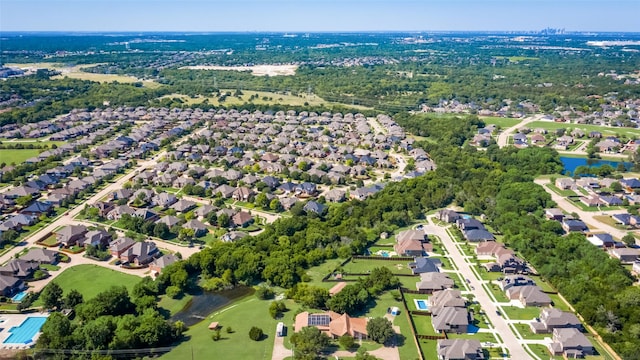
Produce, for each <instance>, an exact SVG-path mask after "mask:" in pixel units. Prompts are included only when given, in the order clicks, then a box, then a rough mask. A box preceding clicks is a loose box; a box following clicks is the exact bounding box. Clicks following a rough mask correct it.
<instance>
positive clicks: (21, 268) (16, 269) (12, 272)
mask: <svg viewBox="0 0 640 360" xmlns="http://www.w3.org/2000/svg"><path fill="white" fill-rule="evenodd" d="M39 268H40V265H39V264H38V263H36V262H31V261H27V260H23V259H11V260H10V261H9V262H8V263H7V264H6V265H4V266H0V275H5V276H14V277H16V278H19V279H28V278H31V277H33V273H34V272H35V271H36V270H38V269H39Z"/></svg>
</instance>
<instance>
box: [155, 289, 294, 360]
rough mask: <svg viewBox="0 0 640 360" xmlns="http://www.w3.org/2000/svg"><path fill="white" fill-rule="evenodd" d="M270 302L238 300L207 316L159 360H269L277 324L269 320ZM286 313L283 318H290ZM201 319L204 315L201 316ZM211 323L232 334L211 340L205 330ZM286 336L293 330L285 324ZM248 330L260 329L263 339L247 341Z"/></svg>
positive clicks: (288, 323) (210, 332)
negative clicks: (221, 359) (224, 359)
mask: <svg viewBox="0 0 640 360" xmlns="http://www.w3.org/2000/svg"><path fill="white" fill-rule="evenodd" d="M270 303H271V301H262V300H258V299H257V298H256V297H255V296H249V297H246V298H243V299H240V300H238V301H236V302H233V303H231V304H230V305H228V306H226V307H224V308H222V309H219V310H216V311H215V312H214V313H213V314H209V315H208V316H207V317H206V319H204V320H203V321H201V322H199V323H198V324H196V325H194V326H192V327H191V328H189V330H188V331H187V332H186V333H185V335H186V337H187V338H188V340H187V341H184V342H183V343H181V344H180V345H178V346H177V347H176V348H175V349H173V350H172V351H171V352H169V353H168V354H166V355H163V356H162V358H163V359H179V360H182V359H190V358H191V356H192V355H193V354H196V355H197V358H198V359H217V358H224V357H227V356H229V355H230V354H233V358H234V359H270V358H271V353H272V351H273V338H274V336H275V332H276V325H277V324H278V321H279V320H274V319H272V318H271V317H270V316H269V304H270ZM291 313H292V311H289V312H288V313H287V314H286V315H285V317H286V316H287V315H290V314H291ZM203 315H204V314H203ZM212 321H217V322H218V323H219V324H220V326H222V327H223V328H226V327H227V326H231V328H232V329H233V331H234V332H233V333H231V334H229V333H227V332H226V331H224V330H223V331H222V332H221V335H222V339H221V340H219V341H213V340H211V334H212V331H211V330H209V329H208V326H209V324H210V323H211V322H212ZM285 323H286V325H287V327H288V328H289V329H288V330H289V334H291V331H292V330H293V329H292V328H291V325H292V323H291V322H290V321H286V322H285ZM252 326H257V327H259V328H261V329H262V330H263V331H264V333H265V335H266V337H265V338H264V339H263V340H261V341H253V340H251V339H249V329H251V327H252Z"/></svg>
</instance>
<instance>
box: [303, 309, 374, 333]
mask: <svg viewBox="0 0 640 360" xmlns="http://www.w3.org/2000/svg"><path fill="white" fill-rule="evenodd" d="M367 322H368V320H367V319H366V318H354V317H350V316H349V315H347V314H342V315H341V314H338V313H335V312H333V311H329V312H324V313H317V314H310V313H309V312H308V311H304V312H301V313H300V314H298V315H296V318H295V325H294V331H295V332H298V331H300V330H302V328H304V327H307V326H315V327H317V328H318V329H320V331H322V332H323V333H325V334H327V335H328V336H329V337H331V338H333V339H337V338H339V337H341V336H344V335H349V336H352V337H353V338H355V339H366V338H367V337H368V336H369V335H368V334H369V333H368V332H367Z"/></svg>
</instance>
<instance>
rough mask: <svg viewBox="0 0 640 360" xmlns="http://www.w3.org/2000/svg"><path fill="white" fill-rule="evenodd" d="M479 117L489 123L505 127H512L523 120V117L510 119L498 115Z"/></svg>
mask: <svg viewBox="0 0 640 360" xmlns="http://www.w3.org/2000/svg"><path fill="white" fill-rule="evenodd" d="M479 118H480V120H482V121H484V123H485V124H487V125H492V124H493V125H498V126H500V127H502V128H503V129H506V128H510V127H512V126H514V125H516V124H518V123H520V122H521V121H522V120H521V119H510V118H503V117H496V116H479Z"/></svg>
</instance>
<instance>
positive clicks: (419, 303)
mask: <svg viewBox="0 0 640 360" xmlns="http://www.w3.org/2000/svg"><path fill="white" fill-rule="evenodd" d="M414 301H415V302H416V307H417V308H418V309H419V310H428V309H429V305H427V300H414Z"/></svg>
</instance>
